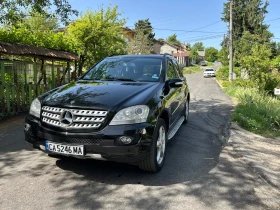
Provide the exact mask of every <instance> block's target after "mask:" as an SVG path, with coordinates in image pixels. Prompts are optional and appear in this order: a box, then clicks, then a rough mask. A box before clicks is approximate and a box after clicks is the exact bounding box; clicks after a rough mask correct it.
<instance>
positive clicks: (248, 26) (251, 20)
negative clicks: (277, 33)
mask: <svg viewBox="0 0 280 210" xmlns="http://www.w3.org/2000/svg"><path fill="white" fill-rule="evenodd" d="M229 5H230V1H229V0H228V1H227V2H226V3H225V4H224V11H223V17H222V20H223V21H224V22H227V23H229V20H230V18H229ZM267 6H268V1H265V2H263V0H235V1H234V4H233V13H234V15H233V26H234V27H233V53H234V56H235V62H234V64H235V65H236V66H239V65H240V59H241V58H242V57H243V56H244V55H248V53H250V49H251V46H252V45H254V44H257V43H258V44H264V43H269V45H270V46H268V47H270V48H272V47H273V44H272V43H270V38H271V37H272V36H273V34H272V33H271V32H269V31H268V27H269V25H267V24H265V23H264V19H265V15H266V13H267ZM226 39H227V38H226ZM227 43H228V42H227V40H224V43H223V47H224V48H225V47H227ZM225 44H226V45H225ZM244 44H245V46H244ZM272 55H273V54H271V56H272Z"/></svg>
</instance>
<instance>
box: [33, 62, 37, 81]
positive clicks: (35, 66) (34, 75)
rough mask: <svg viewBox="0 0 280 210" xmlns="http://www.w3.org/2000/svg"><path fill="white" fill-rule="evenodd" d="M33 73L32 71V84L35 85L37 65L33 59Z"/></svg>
mask: <svg viewBox="0 0 280 210" xmlns="http://www.w3.org/2000/svg"><path fill="white" fill-rule="evenodd" d="M33 71H34V74H33V81H34V84H37V63H36V59H35V63H34V64H33Z"/></svg>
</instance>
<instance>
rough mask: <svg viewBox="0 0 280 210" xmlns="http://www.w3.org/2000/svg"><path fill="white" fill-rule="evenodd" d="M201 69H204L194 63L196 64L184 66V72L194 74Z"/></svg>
mask: <svg viewBox="0 0 280 210" xmlns="http://www.w3.org/2000/svg"><path fill="white" fill-rule="evenodd" d="M201 70H202V68H200V66H198V65H194V66H189V67H184V68H183V73H184V74H194V73H196V72H199V71H201Z"/></svg>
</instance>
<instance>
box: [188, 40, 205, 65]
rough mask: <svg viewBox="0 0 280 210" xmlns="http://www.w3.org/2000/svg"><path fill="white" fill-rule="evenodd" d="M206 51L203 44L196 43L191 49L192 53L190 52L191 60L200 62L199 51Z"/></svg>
mask: <svg viewBox="0 0 280 210" xmlns="http://www.w3.org/2000/svg"><path fill="white" fill-rule="evenodd" d="M202 50H204V46H203V43H202V42H196V43H195V44H194V45H193V46H192V47H191V52H190V58H192V59H195V60H196V61H197V62H198V58H199V56H198V53H197V51H202Z"/></svg>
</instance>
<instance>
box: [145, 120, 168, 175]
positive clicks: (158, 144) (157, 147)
mask: <svg viewBox="0 0 280 210" xmlns="http://www.w3.org/2000/svg"><path fill="white" fill-rule="evenodd" d="M166 142H167V131H166V124H165V121H164V120H163V119H161V118H160V119H159V121H158V123H157V126H156V128H155V131H154V134H153V139H152V142H151V146H150V152H149V154H148V156H147V157H146V159H145V160H143V161H142V162H140V164H139V167H140V168H141V169H142V170H145V171H150V172H158V171H160V170H161V168H162V167H163V164H164V160H165V150H166Z"/></svg>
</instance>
